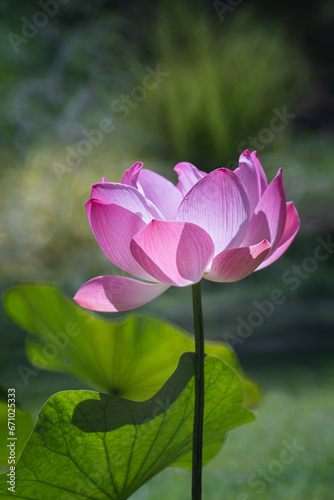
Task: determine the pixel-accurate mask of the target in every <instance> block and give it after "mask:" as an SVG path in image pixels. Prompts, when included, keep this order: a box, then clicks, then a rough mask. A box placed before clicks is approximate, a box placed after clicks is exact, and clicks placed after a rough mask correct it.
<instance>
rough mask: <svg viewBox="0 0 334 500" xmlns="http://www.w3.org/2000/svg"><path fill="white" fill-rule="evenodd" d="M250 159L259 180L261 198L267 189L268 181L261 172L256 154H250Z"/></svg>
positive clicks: (263, 172)
mask: <svg viewBox="0 0 334 500" xmlns="http://www.w3.org/2000/svg"><path fill="white" fill-rule="evenodd" d="M251 158H252V160H253V164H254V166H255V170H256V173H257V176H258V178H259V179H260V195H261V196H262V195H263V193H264V192H265V190H266V189H267V187H268V181H267V176H266V174H265V171H264V170H263V167H262V165H261V163H260V160H259V158H258V156H257V152H256V151H253V152H252V153H251Z"/></svg>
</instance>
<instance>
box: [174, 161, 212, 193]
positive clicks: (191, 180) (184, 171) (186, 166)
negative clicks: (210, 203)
mask: <svg viewBox="0 0 334 500" xmlns="http://www.w3.org/2000/svg"><path fill="white" fill-rule="evenodd" d="M174 170H175V172H176V173H177V175H178V177H179V182H178V183H177V186H176V187H177V189H178V190H179V191H180V192H181V194H182V196H185V195H186V194H187V193H188V191H189V190H190V189H191V188H192V187H193V186H194V185H195V184H196V183H197V182H198V181H200V180H201V179H203V177H205V176H206V175H207V173H206V172H202V171H201V170H198V169H197V168H196V167H195V166H194V165H192V164H191V163H188V162H185V161H183V162H181V163H178V164H177V165H175V167H174Z"/></svg>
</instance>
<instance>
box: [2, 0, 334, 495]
mask: <svg viewBox="0 0 334 500" xmlns="http://www.w3.org/2000/svg"><path fill="white" fill-rule="evenodd" d="M42 4H43V5H44V9H43V8H42V7H41V5H42ZM45 4H46V2H43V1H42V2H35V1H31V2H25V1H23V0H21V1H18V0H11V1H9V0H8V1H6V0H2V1H1V2H0V19H1V20H0V32H1V46H0V61H1V80H0V86H1V97H2V106H1V107H0V169H1V170H0V175H1V182H0V256H1V257H0V274H1V283H0V291H1V292H3V291H4V290H5V289H6V288H8V287H10V286H12V285H13V284H17V283H18V282H22V281H34V282H38V281H43V282H52V283H56V284H57V285H59V287H61V288H62V289H63V290H65V291H67V292H68V293H69V294H70V295H73V294H74V293H75V292H76V290H77V289H78V288H79V286H80V285H81V284H82V283H84V282H85V281H86V280H88V279H90V278H92V277H94V276H98V275H102V274H113V273H115V272H117V273H119V271H118V270H117V269H115V268H114V267H113V265H112V264H111V263H110V262H109V261H108V260H107V259H106V258H105V257H104V255H103V254H102V252H101V251H100V250H99V248H98V245H97V244H96V242H95V240H94V237H93V235H92V233H91V231H90V228H89V224H88V221H87V219H86V214H85V210H84V203H85V202H86V200H87V199H88V197H89V193H90V186H91V185H92V184H93V183H95V182H97V181H98V180H99V179H100V177H101V176H104V177H106V178H107V179H108V180H112V181H119V180H120V179H121V176H122V173H123V171H124V170H125V169H126V168H128V167H129V166H131V165H132V164H133V163H134V162H135V161H143V162H144V164H145V167H146V168H149V169H152V170H155V171H158V172H160V173H161V174H163V175H165V176H166V177H168V178H169V179H171V180H172V181H174V182H176V175H175V174H174V172H173V170H172V169H173V166H174V165H175V164H176V163H177V162H179V161H190V162H192V163H194V164H195V165H196V166H197V167H198V168H199V169H201V170H206V171H210V170H212V169H214V168H217V167H220V166H227V167H229V168H231V169H234V168H235V167H236V165H237V160H238V156H239V154H240V153H241V152H242V151H243V150H244V149H246V148H249V149H250V150H254V149H256V150H257V151H258V154H259V157H260V160H261V162H262V165H263V167H264V169H265V171H266V173H267V176H268V178H269V179H270V180H271V179H272V178H273V176H274V175H275V174H276V172H277V170H278V168H279V167H283V175H284V183H285V186H286V192H287V198H288V199H289V200H293V201H294V202H295V204H296V207H297V209H298V211H299V214H300V218H301V229H300V232H299V234H298V236H297V238H296V240H295V241H294V243H293V245H292V246H291V248H290V249H289V250H288V251H287V252H286V254H285V255H284V256H283V257H282V258H281V259H280V260H279V261H278V262H276V263H275V264H273V265H272V266H270V267H269V268H266V269H265V270H263V271H261V272H259V273H254V274H253V275H251V276H249V277H248V278H246V279H245V280H243V281H241V282H238V283H234V284H225V285H224V284H216V283H209V282H204V283H203V291H204V296H203V302H204V315H205V326H206V335H207V337H208V338H213V339H222V340H230V341H231V343H232V344H233V346H234V348H235V349H236V351H237V353H238V355H239V357H240V359H241V362H242V365H243V367H244V368H245V369H246V370H247V371H248V373H250V374H251V375H253V376H254V377H255V378H257V380H258V381H259V382H260V383H261V384H262V385H263V389H264V401H263V405H262V407H261V408H260V409H259V410H258V420H257V421H256V423H254V424H250V425H248V426H246V427H245V428H244V429H242V430H241V431H240V432H236V431H235V434H233V433H232V434H231V436H230V438H229V441H228V443H227V445H226V447H225V448H224V449H223V450H222V453H221V454H220V455H219V457H217V458H216V459H215V461H214V462H212V464H210V465H209V466H208V468H207V469H206V473H205V485H204V491H205V493H206V497H207V498H210V499H221V498H224V499H237V500H248V499H252V498H257V499H264V500H265V499H269V498H270V499H274V500H275V499H281V498H289V499H304V498H307V499H316V500H318V499H328V498H331V495H332V488H331V481H330V471H331V467H333V465H334V452H333V449H334V437H333V419H332V418H331V417H330V415H333V410H334V402H333V398H332V392H333V384H332V380H333V368H332V366H333V354H334V336H333V326H334V309H333V299H334V288H333V258H334V256H333V253H334V251H333V248H331V246H330V244H329V243H330V241H334V234H333V233H334V211H333V208H334V198H333V190H334V169H333V152H334V147H333V140H332V136H333V129H334V118H333V117H334V114H333V110H334V98H333V92H332V89H333V80H334V71H333V65H332V59H331V57H332V56H331V54H332V53H333V46H334V39H333V31H332V30H331V26H332V23H333V20H334V2H333V1H319V2H313V1H311V0H309V1H303V2H302V1H290V2H289V1H287V0H284V1H282V2H279V3H275V4H273V3H268V2H265V1H264V0H262V1H261V0H254V1H253V2H243V1H240V2H238V1H233V2H232V1H230V2H218V1H214V2H205V1H192V2H190V1H189V2H186V1H180V2H170V1H169V2H167V1H165V0H159V1H157V2H149V1H148V0H146V1H140V2H139V1H133V2H131V1H123V2H121V1H118V2H117V1H108V0H96V1H94V2H92V1H78V0H69V1H67V2H66V1H64V0H63V1H62V2H60V1H59V2H58V3H57V2H55V3H54V4H53V5H55V7H53V9H54V10H52V9H51V7H48V8H49V9H51V10H49V11H47V8H46V7H45ZM41 12H42V14H40V13H41ZM38 13H39V14H38ZM276 117H277V118H276ZM97 129H102V130H103V131H102V132H100V133H98V132H96V130H97ZM88 139H90V141H91V142H90V143H88V142H87V141H88ZM82 141H86V142H82ZM319 238H321V240H319ZM331 238H332V240H331ZM321 242H322V243H321ZM323 242H325V243H323ZM326 242H327V243H326ZM326 244H327V246H326ZM319 245H322V250H320V251H319V253H318V251H317V248H318V247H319ZM319 256H320V257H319ZM277 289H278V290H280V293H281V294H280V297H281V303H280V304H274V305H272V304H273V303H272V299H273V294H274V292H273V291H274V290H277ZM269 300H270V303H269V302H268V301H269ZM254 301H256V302H254ZM261 307H262V309H261ZM263 308H265V309H263ZM143 310H146V311H148V312H152V313H156V314H159V315H161V316H163V317H167V318H168V319H170V320H172V321H174V322H175V323H177V324H179V325H181V326H183V327H185V328H187V329H188V330H190V331H191V329H192V317H191V294H190V289H188V288H185V289H175V288H173V289H169V290H168V291H167V292H166V293H165V294H163V295H162V296H161V297H159V298H158V299H156V300H155V301H154V302H152V303H151V304H148V305H147V306H146V307H145V308H143ZM261 311H262V312H261ZM263 311H265V312H263ZM114 317H115V316H114ZM241 324H242V325H243V326H240V325H241ZM0 325H1V339H0V342H1V354H0V358H1V368H0V369H1V385H2V386H3V388H4V389H5V390H7V388H8V387H13V386H14V387H16V388H17V394H18V396H19V398H20V402H21V404H22V406H23V407H24V408H28V409H29V410H30V411H32V412H37V411H38V409H39V407H40V405H41V404H43V402H44V401H45V400H46V399H47V397H48V396H50V395H51V394H52V393H54V392H56V391H57V390H64V389H76V388H82V384H80V385H78V382H77V381H75V380H74V379H71V378H69V377H65V376H64V375H57V374H55V373H53V374H51V373H48V372H42V373H40V374H39V375H38V377H33V378H34V380H31V382H30V384H29V385H28V387H25V386H24V384H23V382H22V380H21V379H20V376H19V374H18V371H17V366H18V365H19V364H20V363H24V364H26V365H27V366H28V365H29V363H28V361H26V357H25V352H24V338H25V335H24V332H22V331H21V330H20V329H19V328H17V327H16V326H15V325H14V324H13V323H12V322H11V321H10V320H9V319H8V318H6V316H5V314H4V312H3V311H2V310H1V312H0ZM245 325H248V326H245ZM240 331H241V333H242V332H246V333H244V337H242V336H240V335H239V332H240ZM294 439H297V441H298V443H300V446H303V447H305V451H303V452H301V453H300V455H299V456H298V457H296V460H295V461H294V462H293V463H292V464H291V465H286V466H285V468H284V470H283V471H281V473H280V474H278V475H277V476H275V478H274V480H273V481H272V482H271V481H267V483H266V487H265V490H264V491H260V487H259V486H258V487H255V486H252V485H249V484H248V481H249V478H250V477H251V476H252V475H254V474H255V475H256V474H259V473H258V470H259V468H265V469H268V467H269V465H270V464H271V463H272V461H275V460H277V458H278V457H279V453H280V451H281V449H282V447H283V444H282V443H283V442H284V441H288V442H292V441H293V440H294ZM272 478H273V476H272V477H271V479H272ZM188 483H189V477H188V475H187V473H185V472H183V471H174V470H168V471H166V472H165V473H163V474H161V475H160V476H159V477H158V478H156V479H153V480H152V482H151V483H149V484H148V485H147V486H145V487H144V488H142V490H141V491H139V492H138V493H137V494H136V495H134V496H133V498H134V499H136V500H139V499H144V498H145V499H155V498H157V497H158V496H159V498H161V499H163V498H164V499H166V500H169V499H171V498H173V499H180V500H181V499H182V500H183V499H185V498H188V497H187V495H188V489H189V488H188ZM162 486H163V487H162ZM258 490H259V491H258ZM163 495H165V496H163ZM238 495H239V496H238ZM242 495H244V497H243V496H242Z"/></svg>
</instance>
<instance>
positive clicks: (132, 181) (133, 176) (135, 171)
mask: <svg viewBox="0 0 334 500" xmlns="http://www.w3.org/2000/svg"><path fill="white" fill-rule="evenodd" d="M142 166H143V164H142V162H140V161H137V162H136V163H134V164H133V165H132V167H131V168H128V170H125V172H124V174H123V177H122V180H121V183H122V184H127V185H128V186H132V187H134V188H137V180H138V175H139V172H140V170H141V168H142Z"/></svg>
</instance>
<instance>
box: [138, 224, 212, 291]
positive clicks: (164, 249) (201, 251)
mask: <svg viewBox="0 0 334 500" xmlns="http://www.w3.org/2000/svg"><path fill="white" fill-rule="evenodd" d="M131 251H132V254H133V256H134V257H135V259H136V260H137V261H138V263H139V264H140V265H141V266H142V267H143V268H144V269H145V270H146V271H147V272H148V273H149V274H150V275H151V276H153V277H154V278H156V279H157V280H158V281H162V282H163V283H169V284H170V285H176V286H187V285H190V284H192V283H196V282H198V281H199V280H200V279H201V277H202V276H203V273H204V271H205V269H206V268H207V266H208V264H209V262H210V261H211V259H212V257H213V254H214V245H213V241H212V239H211V238H210V236H209V235H208V234H207V233H206V232H205V231H204V229H202V228H200V227H198V226H196V225H195V224H190V223H188V222H175V221H172V222H169V221H157V220H153V221H152V222H151V223H150V224H148V225H147V226H146V227H145V228H144V229H143V230H142V231H140V233H137V234H136V235H135V236H134V237H133V240H132V242H131Z"/></svg>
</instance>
